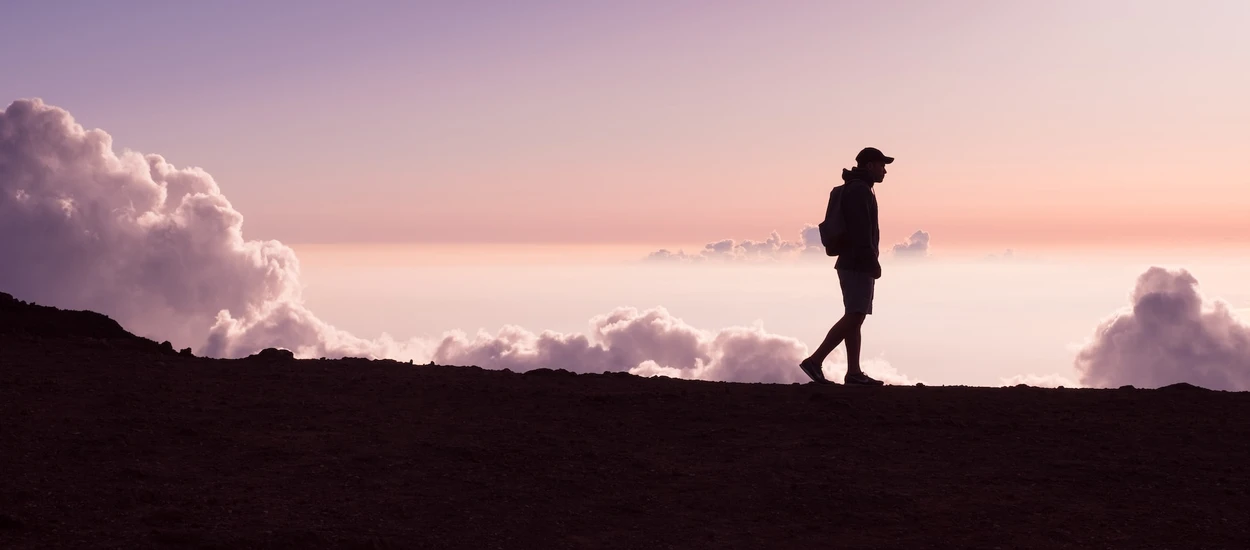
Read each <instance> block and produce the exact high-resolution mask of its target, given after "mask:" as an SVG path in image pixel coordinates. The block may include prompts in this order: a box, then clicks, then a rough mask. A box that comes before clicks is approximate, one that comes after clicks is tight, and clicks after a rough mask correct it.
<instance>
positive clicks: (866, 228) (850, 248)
mask: <svg viewBox="0 0 1250 550" xmlns="http://www.w3.org/2000/svg"><path fill="white" fill-rule="evenodd" d="M842 181H844V182H846V183H845V184H844V188H843V190H842V218H843V219H844V220H846V238H847V249H846V251H844V252H843V253H841V254H839V255H838V262H837V263H836V264H834V267H835V268H837V269H845V270H849V271H860V272H864V273H869V274H871V275H872V277H873V278H874V279H880V278H881V226H880V225H879V223H878V220H877V194H876V192H875V191H873V189H872V187H873V181H872V178H870V177H868V176H866V175H864V174H862V173H860V172H858V171H857V170H843V171H842Z"/></svg>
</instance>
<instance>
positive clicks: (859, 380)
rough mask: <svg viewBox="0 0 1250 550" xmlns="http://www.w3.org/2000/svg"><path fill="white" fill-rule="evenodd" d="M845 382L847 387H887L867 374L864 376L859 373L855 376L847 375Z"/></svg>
mask: <svg viewBox="0 0 1250 550" xmlns="http://www.w3.org/2000/svg"><path fill="white" fill-rule="evenodd" d="M843 382H846V385H848V386H884V385H885V382H882V381H880V380H877V379H875V378H872V377H871V376H868V375H867V374H864V373H862V372H857V373H855V374H851V373H847V375H846V378H845V379H843Z"/></svg>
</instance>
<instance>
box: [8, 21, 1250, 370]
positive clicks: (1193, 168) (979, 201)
mask: <svg viewBox="0 0 1250 550" xmlns="http://www.w3.org/2000/svg"><path fill="white" fill-rule="evenodd" d="M123 5H128V6H129V7H130V8H134V9H130V10H127V9H121V7H119V6H116V5H114V6H109V7H107V8H106V7H101V6H93V5H89V4H78V5H75V6H73V7H72V8H70V9H66V10H62V11H59V12H53V11H51V10H47V9H45V8H44V7H43V6H41V5H39V4H36V3H19V4H16V5H14V6H12V9H11V10H10V17H7V18H6V19H5V21H4V22H0V50H2V51H6V52H9V54H7V55H5V54H0V71H2V72H4V73H5V74H11V75H20V76H19V77H18V78H13V79H7V80H5V81H4V82H0V101H7V103H4V104H3V105H4V110H3V111H0V230H2V231H0V253H2V254H3V255H4V256H5V257H6V259H7V260H9V261H6V262H5V264H4V266H3V267H0V291H4V292H9V293H11V294H14V295H15V296H17V297H18V298H19V299H27V300H32V299H37V300H38V301H39V302H40V303H47V304H50V305H56V306H58V307H66V308H76V309H95V310H97V311H100V312H101V313H105V314H107V315H110V316H112V317H114V318H116V319H118V320H119V321H121V322H122V323H123V325H124V326H126V327H127V329H128V330H137V331H138V332H136V333H137V334H141V335H145V336H149V337H155V338H156V339H158V340H171V341H174V342H175V343H176V345H177V346H178V347H180V348H181V347H186V346H191V347H193V348H194V349H195V350H196V352H197V353H203V354H207V355H211V356H220V357H233V356H239V355H246V354H248V353H251V352H253V351H256V350H257V349H259V348H262V347H286V348H288V349H292V350H294V351H296V352H297V354H299V355H300V356H304V357H312V356H326V355H343V354H364V355H370V356H379V357H393V358H419V359H437V360H445V361H460V362H478V363H485V364H486V365H487V366H492V367H495V368H514V370H515V368H537V367H539V366H542V365H541V364H540V363H542V362H543V361H546V362H548V363H550V364H553V365H555V364H557V363H558V364H560V365H564V366H567V367H569V368H573V369H575V370H581V371H591V370H593V369H596V368H609V369H612V370H624V371H630V372H635V373H640V374H644V375H665V376H674V377H683V378H708V379H724V380H737V381H768V382H781V383H784V382H789V381H799V380H801V376H802V374H801V373H800V372H798V369H797V367H796V366H795V365H793V364H792V363H795V361H796V357H799V356H801V354H803V353H806V351H807V350H810V349H812V348H814V347H815V344H817V343H818V342H819V340H820V337H821V335H822V334H823V332H824V331H825V330H827V329H828V326H829V325H830V324H831V323H832V321H833V320H836V318H837V316H838V315H840V313H841V301H840V298H841V297H840V295H839V289H838V286H837V284H836V275H835V273H834V271H833V260H832V259H831V258H828V257H826V256H825V255H824V254H823V250H821V249H820V247H819V239H818V235H817V234H816V233H814V232H813V226H814V224H815V223H816V222H818V221H819V217H821V216H822V215H823V212H824V206H825V200H826V198H827V195H828V191H829V189H830V188H831V187H832V186H833V185H836V184H837V183H840V179H839V178H840V173H841V171H842V169H843V168H847V167H849V166H851V165H852V164H853V160H852V158H853V157H854V154H855V152H856V151H858V150H859V149H860V148H861V147H864V146H875V147H879V148H880V149H882V150H883V151H884V152H885V153H886V154H888V155H891V156H894V157H895V158H896V159H897V160H896V161H895V162H894V163H893V164H891V165H890V166H889V174H888V175H887V177H886V178H885V181H884V182H882V183H880V184H878V185H877V186H876V193H877V196H878V200H879V202H880V209H881V225H882V235H881V252H882V263H883V264H884V267H885V271H886V272H885V275H884V277H883V278H882V279H881V280H880V282H879V288H880V294H879V296H878V300H879V301H878V303H879V305H881V306H882V308H881V310H880V311H879V312H877V313H876V314H874V315H872V316H870V317H869V320H868V323H867V324H866V325H865V329H864V330H865V343H864V346H865V347H864V360H865V362H866V364H865V368H866V369H867V370H870V371H872V370H874V369H875V371H876V372H880V373H884V374H885V375H886V376H888V377H891V378H890V379H891V380H892V381H894V382H896V383H906V382H908V381H915V380H924V381H926V382H929V381H933V380H937V381H941V382H945V383H959V381H960V380H968V381H987V380H994V379H1003V380H1006V379H1011V378H1012V377H1013V376H1015V377H1029V376H1032V377H1035V378H1031V379H1030V380H1033V381H1035V382H1038V383H1045V384H1051V385H1054V384H1057V383H1059V381H1064V383H1067V384H1072V383H1074V382H1075V381H1077V380H1078V379H1080V380H1081V383H1083V384H1089V385H1094V386H1097V385H1099V384H1113V383H1116V382H1117V381H1124V380H1137V381H1138V384H1137V385H1139V386H1142V385H1146V386H1148V385H1151V384H1156V385H1157V384H1162V383H1163V382H1164V381H1165V379H1174V378H1178V377H1179V378H1185V377H1188V378H1189V379H1188V380H1174V381H1178V382H1179V381H1190V382H1192V381H1194V380H1199V381H1204V382H1205V383H1208V384H1216V385H1218V386H1220V389H1240V390H1250V343H1248V342H1250V286H1248V285H1246V284H1245V282H1244V281H1246V280H1250V278H1248V277H1247V276H1250V260H1248V259H1247V258H1250V216H1246V215H1245V213H1246V212H1247V211H1250V165H1247V164H1246V163H1244V162H1242V160H1241V155H1242V153H1243V152H1244V151H1246V150H1250V133H1247V132H1245V128H1247V127H1250V102H1247V101H1245V98H1246V97H1250V76H1248V75H1250V73H1248V72H1246V71H1237V70H1234V69H1232V68H1233V67H1238V66H1244V65H1245V64H1246V63H1247V62H1250V38H1247V36H1246V35H1244V33H1241V32H1240V29H1241V27H1243V26H1244V24H1245V23H1250V3H1246V2H1239V1H1233V0H1227V1H1224V0H1209V1H1206V2H1200V3H1198V4H1196V5H1195V6H1193V7H1181V6H1177V5H1172V4H1170V3H1166V2H1154V1H1151V2H1113V1H1101V2H1075V1H1072V2H1066V1H1065V2H1053V3H1048V4H1046V5H1033V4H1024V3H985V2H971V1H968V2H955V3H947V4H942V5H934V4H931V3H924V2H894V3H889V4H888V5H887V4H875V5H872V6H865V5H861V4H858V3H853V2H828V3H820V2H817V3H796V4H792V5H788V6H786V7H785V9H781V8H779V7H777V6H776V5H773V4H766V3H758V2H746V1H743V2H732V3H717V4H712V3H702V2H692V3H688V4H687V3H683V4H680V5H668V4H659V3H655V4H650V3H645V4H637V5H628V6H625V5H621V6H615V5H585V4H581V3H576V2H556V1H552V2H535V3H529V4H527V5H526V9H522V8H520V7H518V6H516V5H511V4H505V3H489V2H487V3H468V4H456V5H446V4H436V5H420V6H414V5H408V4H387V3H382V4H376V5H370V6H367V7H361V8H359V9H357V8H352V9H344V8H343V7H342V6H339V5H336V4H334V3H330V2H310V3H307V4H306V5H305V6H304V9H302V10H300V11H299V12H294V11H292V10H289V9H288V8H284V7H282V6H280V5H271V4H266V5H261V6H253V7H249V8H248V10H247V11H246V16H245V17H239V16H238V15H240V14H243V13H244V12H242V11H238V10H235V9H232V7H233V6H230V5H226V6H219V7H218V8H220V9H216V8H215V9H206V8H204V7H202V6H191V5H166V4H160V3H151V2H130V3H125V2H123ZM239 6H242V4H240V5H239ZM1194 9H1197V10H1198V11H1197V13H1198V14H1199V15H1200V16H1197V17H1194V16H1192V13H1190V12H1191V11H1192V10H1194ZM1182 10H1183V11H1184V12H1185V13H1188V14H1190V15H1191V16H1188V17H1184V18H1179V17H1177V15H1178V14H1180V13H1182ZM19 23H20V24H19ZM222 36H227V37H229V38H230V40H226V41H222V40H221V37H222ZM30 45H35V46H37V47H38V51H39V52H40V55H39V56H27V55H20V54H18V53H16V52H19V51H28V50H29V46H30ZM848 82H849V83H851V84H848ZM144 155H148V156H144ZM152 155H158V156H159V157H158V156H152ZM1156 267H1157V268H1163V269H1162V270H1156V269H1154V268H1156ZM23 294H25V296H23ZM943 316H946V318H943ZM132 327H136V328H132ZM588 327H589V328H588ZM1181 334H1185V335H1189V336H1188V337H1187V338H1189V339H1188V340H1186V339H1185V338H1181V337H1179V336H1178V335H1181ZM1148 349H1152V350H1154V351H1151V352H1149V353H1147V351H1145V350H1148ZM838 353H841V348H839V351H838ZM544 354H546V355H544ZM838 361H839V359H837V354H835V356H831V358H830V362H828V363H826V367H827V371H829V372H836V371H837V369H839V368H841V367H842V366H844V364H843V363H838ZM870 362H871V363H872V365H869V364H868V363H870Z"/></svg>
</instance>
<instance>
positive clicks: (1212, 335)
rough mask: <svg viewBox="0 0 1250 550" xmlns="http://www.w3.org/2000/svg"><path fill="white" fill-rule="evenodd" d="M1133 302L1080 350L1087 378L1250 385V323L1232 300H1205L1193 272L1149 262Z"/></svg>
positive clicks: (1110, 383)
mask: <svg viewBox="0 0 1250 550" xmlns="http://www.w3.org/2000/svg"><path fill="white" fill-rule="evenodd" d="M1130 301H1131V307H1130V308H1129V309H1125V310H1122V311H1119V312H1117V313H1115V314H1114V315H1112V316H1111V317H1109V318H1108V319H1106V320H1104V321H1103V322H1102V323H1101V324H1100V325H1099V326H1098V329H1097V330H1096V331H1095V333H1094V336H1093V338H1092V339H1091V340H1090V341H1089V342H1087V343H1086V344H1085V346H1084V347H1083V348H1082V349H1081V350H1080V352H1079V353H1078V354H1077V357H1076V369H1077V371H1078V372H1079V373H1080V376H1081V382H1082V383H1083V384H1085V385H1087V386H1097V387H1116V386H1121V385H1124V384H1132V385H1134V386H1137V387H1146V388H1152V387H1160V386H1165V385H1168V384H1174V383H1177V382H1188V383H1190V384H1194V385H1196V386H1202V387H1205V388H1210V389H1219V390H1236V391H1245V390H1250V324H1247V322H1246V321H1245V320H1243V319H1242V318H1241V317H1239V316H1237V315H1236V314H1235V313H1234V312H1233V310H1232V309H1231V308H1230V307H1229V305H1228V304H1227V303H1225V302H1223V301H1220V300H1215V301H1207V300H1205V299H1204V298H1203V296H1202V295H1201V294H1200V293H1199V292H1198V280H1197V279H1196V278H1195V277H1194V276H1193V275H1191V274H1190V273H1189V272H1188V271H1185V270H1179V271H1169V270H1166V269H1163V268H1159V267H1152V268H1150V269H1149V270H1147V271H1146V272H1145V273H1143V274H1142V275H1141V276H1139V277H1138V279H1137V286H1136V288H1134V289H1133V293H1132V295H1131V300H1130Z"/></svg>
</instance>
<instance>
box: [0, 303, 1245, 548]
mask: <svg viewBox="0 0 1250 550" xmlns="http://www.w3.org/2000/svg"><path fill="white" fill-rule="evenodd" d="M1247 418H1250V393H1229V392H1214V391H1207V390H1203V389H1199V388H1194V387H1192V386H1185V385H1178V386H1172V387H1168V388H1163V389H1159V390H1134V389H1114V390H1088V389H1084V390H1076V389H1067V390H1063V389H1039V388H1027V387H1015V388H970V387H885V388H848V387H843V386H833V387H827V386H813V385H797V384H796V385H761V384H731V383H715V382H696V381H682V380H672V379H664V378H650V379H648V378H639V377H635V376H631V375H628V374H601V375H573V374H569V373H566V372H564V371H549V370H539V371H531V372H528V373H513V372H507V371H491V370H484V369H480V368H476V367H452V366H434V365H409V364H407V363H399V362H394V361H367V360H362V359H343V360H295V359H292V358H291V357H290V356H289V355H288V354H285V353H282V352H278V351H270V352H267V353H264V354H261V355H259V356H255V357H252V358H248V359H238V360H215V359H206V358H200V357H194V356H191V355H190V353H189V352H184V353H179V352H176V351H175V350H174V349H173V347H172V346H169V345H168V344H164V345H162V344H158V343H156V342H152V341H150V340H146V339H143V338H138V337H136V336H133V335H131V334H129V333H128V332H126V331H125V330H124V329H123V328H122V327H121V326H119V325H118V324H117V323H116V322H114V321H112V320H110V319H108V318H107V317H105V316H103V315H99V314H96V313H91V312H70V311H63V310H58V309H55V308H48V307H42V306H35V305H33V304H27V303H24V302H21V301H18V300H15V299H13V298H12V297H10V296H8V295H0V419H2V422H3V423H2V424H0V426H2V427H0V548H14V549H16V548H258V547H268V548H278V547H283V548H285V547H291V548H762V547H773V548H802V547H815V548H827V547H848V548H865V547H880V548H899V547H907V548H960V547H962V548H998V547H1001V548H1104V547H1116V548H1191V547H1192V548H1245V547H1250V519H1248V516H1250V515H1248V514H1246V512H1245V511H1246V510H1247V509H1250V474H1248V473H1247V464H1250V422H1247Z"/></svg>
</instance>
